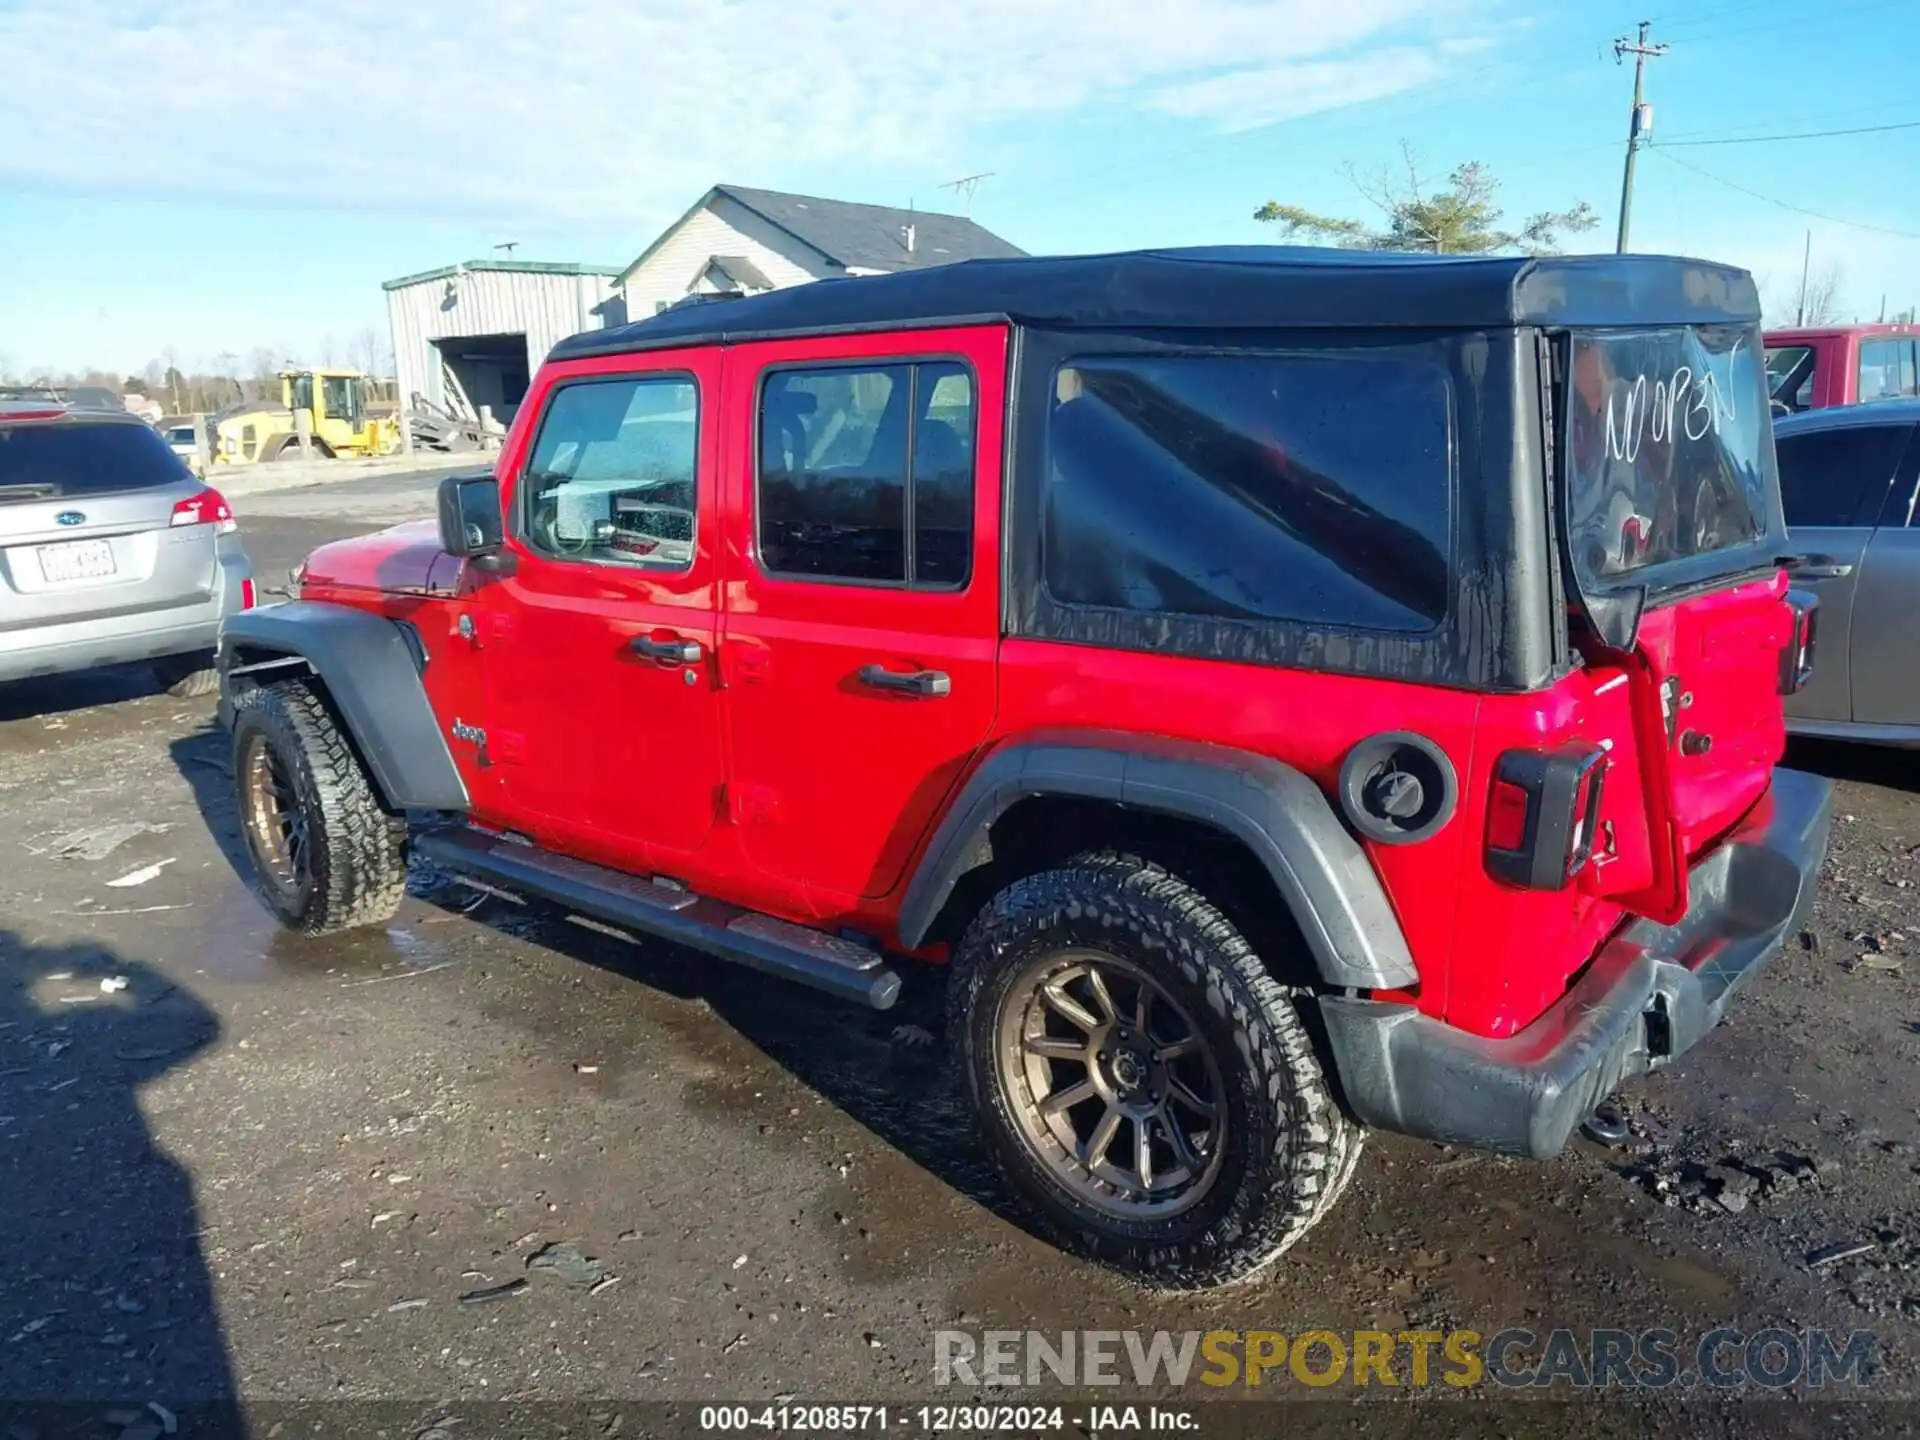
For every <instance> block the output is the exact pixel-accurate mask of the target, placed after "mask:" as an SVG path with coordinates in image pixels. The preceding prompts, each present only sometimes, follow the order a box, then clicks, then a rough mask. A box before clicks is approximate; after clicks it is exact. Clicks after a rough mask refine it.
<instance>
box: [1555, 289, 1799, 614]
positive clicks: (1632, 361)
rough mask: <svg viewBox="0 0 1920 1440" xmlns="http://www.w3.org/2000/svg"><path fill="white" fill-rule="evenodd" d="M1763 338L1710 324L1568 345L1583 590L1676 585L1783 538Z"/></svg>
mask: <svg viewBox="0 0 1920 1440" xmlns="http://www.w3.org/2000/svg"><path fill="white" fill-rule="evenodd" d="M1758 339H1759V337H1758V336H1757V335H1756V334H1755V333H1754V332H1753V331H1752V330H1750V329H1747V328H1744V327H1739V326H1707V325H1700V326H1675V327H1672V328H1667V329H1658V330H1614V331H1589V332H1586V333H1583V334H1577V335H1575V336H1574V338H1573V354H1572V380H1571V382H1570V384H1569V386H1568V405H1567V409H1568V424H1567V432H1568V433H1567V487H1568V488H1567V521H1568V538H1569V542H1570V545H1571V548H1572V551H1573V560H1574V567H1575V570H1576V571H1577V573H1578V578H1579V580H1580V582H1581V584H1582V585H1583V586H1587V585H1597V586H1598V587H1599V588H1602V589H1605V588H1607V587H1608V585H1609V583H1610V582H1618V581H1620V580H1622V579H1625V578H1628V577H1633V578H1635V579H1638V578H1639V577H1640V572H1643V571H1649V570H1654V569H1656V568H1660V567H1666V566H1673V567H1675V571H1674V572H1672V573H1670V574H1669V575H1667V576H1663V577H1661V578H1668V579H1671V580H1673V581H1675V582H1680V583H1684V581H1685V580H1687V579H1691V578H1698V576H1700V575H1704V574H1706V573H1708V572H1710V571H1714V570H1725V569H1731V568H1734V563H1751V561H1750V557H1744V556H1742V557H1740V559H1739V561H1738V562H1734V563H1726V562H1723V563H1722V564H1721V565H1719V566H1714V565H1710V564H1706V563H1700V564H1692V565H1688V564H1685V563H1684V562H1688V561H1696V560H1702V557H1706V556H1711V555H1718V554H1720V553H1722V552H1728V551H1740V550H1743V549H1745V548H1748V547H1752V546H1754V545H1756V544H1758V543H1759V542H1761V541H1764V540H1767V539H1769V538H1770V537H1772V536H1773V535H1775V534H1776V533H1777V532H1778V530H1779V529H1780V522H1779V519H1778V516H1779V513H1780V502H1779V482H1778V480H1777V478H1776V477H1775V473H1774V467H1773V463H1772V444H1771V429H1770V424H1769V417H1768V412H1767V388H1766V384H1765V381H1764V379H1763V376H1762V370H1761V360H1760V346H1759V343H1758ZM1682 572H1684V573H1682ZM1696 572H1697V573H1696Z"/></svg>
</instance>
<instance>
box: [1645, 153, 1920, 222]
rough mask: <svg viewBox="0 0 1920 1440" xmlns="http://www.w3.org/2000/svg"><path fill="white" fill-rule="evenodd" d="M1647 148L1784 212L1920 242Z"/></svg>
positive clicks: (1676, 163) (1687, 168)
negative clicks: (1774, 193) (1783, 198)
mask: <svg viewBox="0 0 1920 1440" xmlns="http://www.w3.org/2000/svg"><path fill="white" fill-rule="evenodd" d="M1647 148H1648V149H1649V150H1651V151H1653V153H1654V154H1656V155H1661V156H1664V157H1665V158H1666V159H1668V160H1670V161H1672V162H1673V163H1674V164H1675V165H1678V166H1680V167H1681V168H1682V169H1686V170H1691V171H1693V173H1694V174H1696V175H1701V176H1704V177H1705V178H1707V179H1708V180H1711V181H1713V182H1714V184H1716V185H1724V186H1726V187H1727V188H1728V189H1729V190H1738V191H1739V192H1740V193H1741V194H1742V195H1751V196H1752V197H1753V198H1754V199H1755V200H1764V201H1766V202H1767V204H1769V205H1778V206H1779V207H1780V208H1781V209H1782V210H1791V211H1793V212H1794V213H1795V214H1796V215H1811V216H1812V217H1813V218H1814V219H1815V220H1825V221H1826V222H1828V223H1829V224H1831V225H1845V226H1848V227H1850V228H1852V229H1855V230H1874V231H1877V232H1879V233H1880V234H1882V235H1898V236H1899V237H1900V238H1902V239H1903V240H1920V230H1896V229H1894V228H1893V227H1892V226H1890V225H1873V224H1869V223H1868V222H1867V221H1865V220H1848V219H1846V218H1845V217H1843V216H1840V215H1827V214H1823V213H1822V212H1821V211H1818V210H1809V209H1808V208H1807V207H1806V206H1804V205H1795V204H1794V203H1793V202H1792V201H1790V200H1781V199H1779V198H1777V197H1776V196H1773V195H1763V194H1761V193H1760V192H1759V191H1758V190H1753V189H1750V188H1748V187H1747V186H1745V185H1742V184H1740V183H1739V182H1738V181H1737V180H1729V179H1727V177H1726V176H1724V175H1716V174H1714V173H1713V171H1711V170H1704V169H1702V168H1701V167H1700V166H1698V165H1695V164H1694V163H1693V162H1692V161H1691V160H1682V159H1681V158H1680V157H1679V156H1678V155H1668V154H1667V153H1666V147H1664V146H1660V145H1649V146H1648V147H1647Z"/></svg>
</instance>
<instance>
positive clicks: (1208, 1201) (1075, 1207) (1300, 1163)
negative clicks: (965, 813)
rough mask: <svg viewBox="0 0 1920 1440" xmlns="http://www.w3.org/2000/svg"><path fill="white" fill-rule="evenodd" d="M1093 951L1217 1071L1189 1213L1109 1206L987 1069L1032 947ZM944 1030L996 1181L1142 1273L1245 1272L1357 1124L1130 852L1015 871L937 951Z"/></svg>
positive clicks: (1235, 948) (1328, 1195) (1186, 903)
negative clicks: (1214, 1155)
mask: <svg viewBox="0 0 1920 1440" xmlns="http://www.w3.org/2000/svg"><path fill="white" fill-rule="evenodd" d="M1059 952H1090V953H1093V952H1097V953H1101V954H1105V955H1111V956H1115V957H1118V958H1119V959H1120V960H1121V961H1122V962H1125V963H1129V964H1131V965H1133V966H1135V967H1138V968H1139V969H1140V970H1142V971H1144V972H1146V973H1148V974H1149V975H1150V976H1151V977H1152V979H1153V981H1154V983H1155V984H1157V985H1159V986H1160V987H1161V988H1162V989H1163V990H1164V991H1165V992H1166V993H1167V995H1168V996H1169V997H1170V998H1171V999H1172V1000H1173V1001H1174V1002H1175V1003H1177V1004H1178V1005H1179V1006H1180V1007H1182V1008H1183V1009H1184V1011H1185V1012H1186V1014H1187V1015H1188V1016H1189V1017H1191V1018H1192V1021H1193V1023H1194V1025H1195V1027H1196V1029H1197V1030H1198V1031H1200V1032H1202V1035H1201V1038H1202V1039H1203V1040H1204V1042H1205V1044H1206V1045H1207V1046H1208V1047H1209V1048H1210V1050H1211V1052H1212V1055H1213V1057H1214V1059H1215V1061H1216V1063H1217V1065H1218V1069H1219V1072H1220V1076H1221V1079H1222V1081H1223V1090H1224V1096H1223V1102H1224V1105H1225V1109H1226V1116H1227V1120H1226V1141H1225V1144H1224V1155H1223V1157H1222V1159H1221V1161H1220V1164H1219V1169H1218V1171H1217V1173H1216V1175H1215V1177H1214V1179H1213V1181H1212V1183H1211V1186H1210V1188H1208V1189H1206V1190H1205V1191H1204V1193H1203V1194H1202V1195H1201V1197H1200V1198H1199V1199H1198V1200H1197V1201H1196V1202H1194V1203H1192V1204H1191V1205H1190V1207H1189V1208H1187V1209H1185V1210H1183V1211H1180V1212H1178V1213H1175V1214H1171V1215H1168V1216H1165V1217H1158V1216H1146V1217H1144V1218H1133V1217H1122V1216H1117V1215H1115V1214H1113V1213H1110V1212H1109V1211H1107V1210H1104V1209H1101V1208H1099V1207H1098V1206H1096V1205H1094V1204H1092V1203H1089V1201H1088V1200H1087V1199H1086V1198H1085V1197H1084V1196H1083V1194H1082V1193H1079V1192H1077V1191H1076V1189H1075V1188H1074V1187H1073V1186H1071V1185H1069V1184H1068V1183H1066V1182H1065V1181H1064V1180H1062V1179H1061V1178H1060V1176H1059V1175H1058V1174H1057V1173H1056V1170H1055V1168H1054V1167H1053V1166H1052V1165H1051V1164H1050V1163H1049V1162H1048V1161H1046V1160H1043V1159H1042V1157H1041V1154H1040V1153H1039V1151H1038V1150H1037V1149H1036V1146H1035V1144H1034V1142H1033V1141H1032V1140H1031V1139H1030V1138H1029V1136H1028V1134H1027V1133H1026V1131H1024V1130H1023V1128H1022V1125H1021V1122H1020V1121H1019V1120H1018V1119H1017V1118H1016V1113H1015V1108H1014V1107H1015V1106H1017V1105H1020V1104H1021V1103H1022V1101H1021V1100H1020V1099H1019V1098H1018V1097H1015V1096H1012V1095H1010V1094H1009V1093H1008V1089H1007V1086H1006V1084H1005V1083H1004V1082H1003V1080H1002V1076H1001V1072H1000V1068H999V1066H998V1065H997V1064H996V1058H995V1056H996V1046H998V1045H999V1044H1000V1043H1001V1040H1000V1037H1001V1033H1002V1030H1001V1023H1002V1022H1001V1016H1002V1010H1003V1007H1004V1006H1005V1005H1007V1004H1009V1003H1016V1004H1017V1003H1018V1000H1019V997H1018V996H1017V995H1014V994H1012V993H1011V992H1012V991H1013V989H1014V988H1015V987H1016V986H1017V985H1019V984H1021V983H1023V982H1022V978H1021V977H1022V976H1023V974H1029V973H1031V970H1030V967H1031V966H1032V964H1033V963H1034V962H1035V961H1036V960H1037V959H1040V958H1041V957H1044V956H1046V955H1048V954H1050V953H1059ZM953 971H954V973H953V977H952V985H951V987H950V989H949V992H948V995H949V998H948V1006H949V1014H948V1021H947V1031H948V1034H949V1035H950V1036H952V1037H953V1038H954V1044H955V1049H956V1052H957V1060H958V1064H959V1068H960V1072H961V1077H962V1083H963V1088H964V1090H965V1092H966V1096H967V1099H968V1102H969V1104H970V1105H971V1108H972V1110H973V1112H974V1115H975V1117H976V1120H977V1121H978V1123H979V1125H980V1127H981V1130H982V1132H983V1133H984V1135H985V1137H986V1139H987V1141H988V1143H989V1145H990V1146H991V1147H992V1149H993V1151H994V1153H995V1155H996V1157H997V1158H998V1160H999V1161H1000V1164H1001V1166H1002V1169H1003V1171H1004V1173H1005V1174H1006V1176H1007V1178H1008V1180H1009V1182H1010V1183H1011V1185H1012V1186H1013V1188H1014V1189H1015V1190H1016V1191H1018V1192H1019V1194H1020V1195H1021V1196H1022V1197H1023V1198H1024V1199H1026V1200H1027V1201H1028V1202H1029V1203H1030V1204H1031V1205H1032V1207H1033V1208H1034V1210H1035V1211H1036V1212H1037V1214H1038V1216H1039V1218H1040V1220H1041V1222H1042V1223H1043V1225H1044V1227H1045V1228H1046V1229H1047V1230H1048V1232H1049V1233H1051V1234H1052V1235H1054V1236H1055V1237H1056V1238H1057V1239H1058V1240H1060V1241H1061V1243H1063V1244H1064V1245H1066V1246H1068V1247H1069V1248H1072V1249H1075V1250H1078V1251H1080V1252H1082V1253H1084V1254H1087V1255H1089V1256H1091V1257H1092V1258H1094V1259H1097V1260H1099V1261H1101V1262H1103V1263H1106V1264H1109V1265H1112V1266H1114V1267H1115V1268H1117V1269H1122V1270H1126V1271H1128V1272H1131V1273H1133V1274H1135V1275H1138V1276H1140V1277H1141V1278H1143V1279H1146V1280H1148V1281H1150V1282H1152V1283H1155V1284H1159V1285H1164V1286H1168V1287H1172V1288H1180V1289H1188V1288H1195V1287H1199V1286H1205V1285H1218V1284H1223V1283H1227V1282H1231V1281H1235V1280H1242V1279H1246V1278H1248V1277H1250V1276H1252V1275H1254V1274H1256V1273H1257V1272H1259V1271H1260V1270H1261V1269H1263V1268H1265V1267H1266V1266H1267V1265H1269V1264H1271V1263H1272V1262H1273V1261H1274V1260H1276V1259H1277V1258H1279V1256H1280V1255H1281V1254H1282V1253H1284V1252H1285V1251H1286V1250H1287V1248H1288V1247H1289V1246H1291V1245H1293V1244H1294V1243H1295V1242H1296V1241H1298V1240H1299V1239H1300V1237H1301V1236H1303V1235H1304V1234H1306V1233H1307V1231H1308V1230H1309V1229H1311V1228H1312V1227H1313V1226H1314V1225H1315V1224H1316V1223H1318V1222H1319V1221H1320V1220H1321V1219H1322V1218H1323V1217H1324V1216H1325V1215H1326V1213H1327V1211H1328V1210H1329V1209H1330V1208H1331V1207H1332V1205H1333V1203H1334V1201H1335V1200H1337V1199H1338V1198H1339V1196H1340V1194H1341V1192H1342V1191H1344V1190H1345V1189H1346V1186H1347V1184H1348V1182H1349V1181H1351V1179H1352V1178H1353V1173H1354V1169H1355V1166H1356V1164H1357V1162H1358V1158H1359V1153H1360V1148H1361V1145H1362V1143H1363V1141H1364V1139H1365V1131H1364V1130H1363V1129H1362V1128H1361V1127H1360V1126H1359V1125H1358V1124H1357V1123H1355V1122H1354V1121H1353V1120H1352V1119H1351V1118H1349V1117H1348V1116H1347V1115H1346V1114H1344V1113H1343V1112H1342V1111H1341V1109H1340V1107H1339V1105H1338V1104H1337V1103H1336V1100H1335V1098H1334V1094H1333V1091H1332V1089H1331V1087H1330V1086H1329V1084H1328V1082H1327V1079H1326V1076H1325V1074H1324V1073H1323V1071H1322V1069H1321V1065H1320V1062H1319V1059H1318V1057H1317V1056H1316V1054H1315V1051H1314V1046H1313V1042H1312V1040H1311V1037H1310V1036H1309V1034H1308V1032H1307V1029H1306V1027H1305V1026H1304V1025H1303V1024H1302V1022H1301V1019H1300V1015H1299V1013H1298V1011H1297V1010H1296V1009H1295V1007H1294V1003H1293V1000H1292V998H1291V997H1290V995H1289V994H1288V992H1287V991H1286V989H1285V988H1283V987H1282V986H1281V985H1280V984H1279V982H1278V981H1276V980H1275V979H1274V977H1273V975H1272V974H1271V973H1270V972H1269V970H1268V969H1267V967H1266V966H1265V965H1263V964H1262V963H1261V960H1260V957H1259V956H1257V955H1256V954H1255V953H1254V952H1253V949H1252V947H1251V946H1250V945H1248V943H1247V942H1246V940H1245V938H1244V937H1243V936H1242V935H1241V934H1240V932H1239V931H1238V930H1236V929H1235V928H1234V926H1233V925H1232V923H1231V922H1230V921H1228V919H1227V918H1226V916H1225V915H1224V914H1222V913H1221V911H1220V910H1219V909H1218V908H1217V907H1215V906H1214V905H1213V904H1212V903H1211V902H1210V901H1208V900H1207V898H1206V897H1205V896H1203V895H1202V894H1200V892H1199V891H1197V890H1196V889H1194V888H1193V887H1192V886H1191V885H1189V884H1187V883H1186V882H1185V881H1184V880H1182V879H1180V878H1179V877H1178V876H1176V875H1174V874H1172V873H1170V872H1169V871H1167V870H1165V869H1163V868H1161V867H1160V866H1158V865H1155V864H1152V863H1150V862H1147V861H1145V860H1142V859H1140V858H1138V857H1135V856H1129V855H1120V854H1114V853H1102V854H1097V855H1089V856H1083V857H1080V858H1078V859H1076V860H1074V861H1072V862H1070V863H1069V864H1068V865H1066V866H1064V867H1062V868H1060V869H1056V870H1049V871H1045V872H1043V873H1040V874H1037V875H1032V876H1029V877H1027V878H1026V879H1023V880H1020V881H1017V882H1016V883H1014V884H1013V885H1010V886H1009V887H1007V888H1006V889H1005V890H1003V891H1001V892H1000V894H999V895H998V896H996V897H995V898H994V900H993V901H992V902H991V903H990V904H989V905H988V906H987V907H986V909H985V910H983V911H982V912H981V914H980V915H979V916H978V917H976V919H975V920H974V922H973V924H972V925H971V926H970V927H969V928H968V931H967V933H966V935H965V937H964V938H963V939H962V941H961V943H960V946H959V948H958V950H957V951H956V953H955V956H954V962H953Z"/></svg>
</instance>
